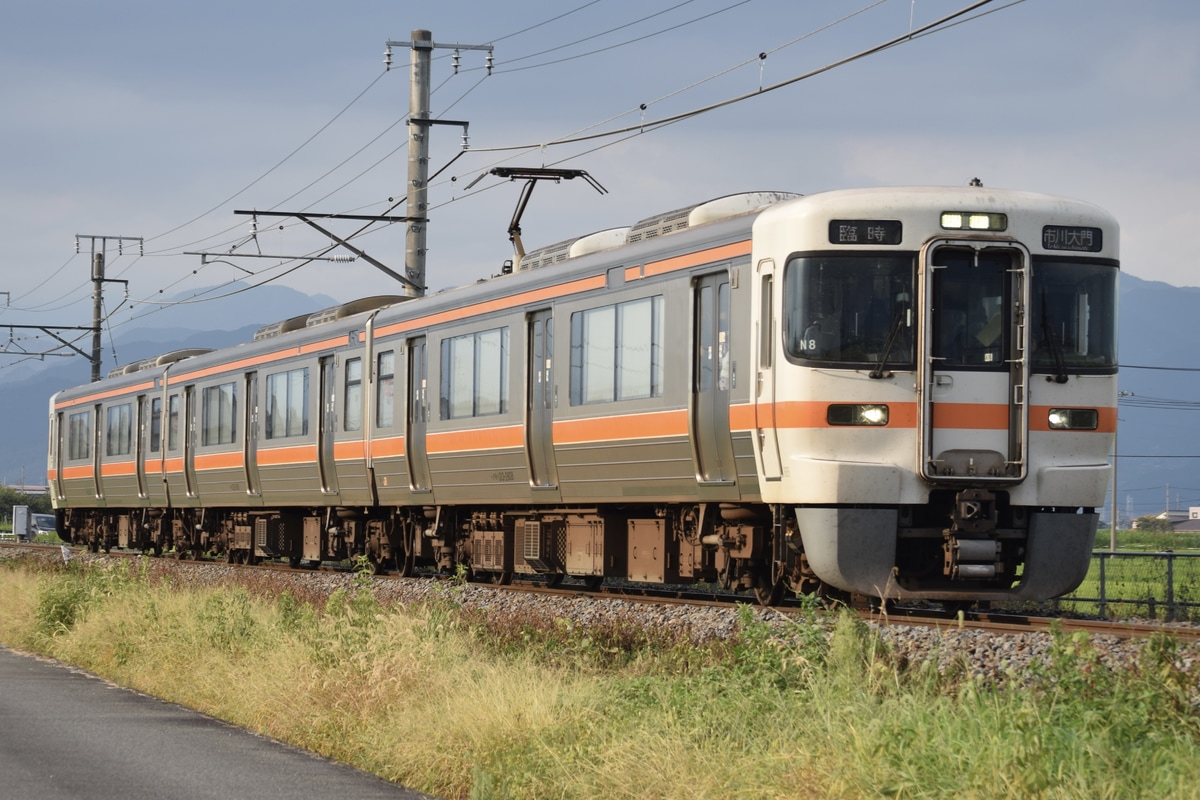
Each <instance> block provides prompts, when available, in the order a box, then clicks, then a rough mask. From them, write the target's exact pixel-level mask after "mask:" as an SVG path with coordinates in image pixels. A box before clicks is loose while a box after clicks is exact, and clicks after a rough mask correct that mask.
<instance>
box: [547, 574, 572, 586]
mask: <svg viewBox="0 0 1200 800" xmlns="http://www.w3.org/2000/svg"><path fill="white" fill-rule="evenodd" d="M565 577H567V576H566V575H564V574H563V573H561V572H551V573H549V574H548V575H546V586H547V587H549V588H551V589H557V588H558V587H559V586H562V582H563V578H565Z"/></svg>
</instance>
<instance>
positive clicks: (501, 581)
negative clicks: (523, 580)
mask: <svg viewBox="0 0 1200 800" xmlns="http://www.w3.org/2000/svg"><path fill="white" fill-rule="evenodd" d="M488 577H489V578H491V580H492V583H494V584H496V585H497V586H508V585H509V584H510V583H512V578H513V574H512V570H511V569H506V570H504V571H503V572H491V573H488Z"/></svg>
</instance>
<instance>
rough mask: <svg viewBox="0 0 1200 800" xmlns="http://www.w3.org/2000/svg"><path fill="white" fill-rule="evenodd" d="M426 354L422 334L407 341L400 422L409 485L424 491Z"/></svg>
mask: <svg viewBox="0 0 1200 800" xmlns="http://www.w3.org/2000/svg"><path fill="white" fill-rule="evenodd" d="M428 363H429V362H428V355H427V353H426V345H425V337H424V336H418V337H416V338H414V339H409V340H408V387H407V388H408V392H407V395H406V396H407V398H408V400H407V404H406V405H407V408H406V409H405V415H404V424H405V436H404V455H405V459H406V460H407V461H408V480H409V488H411V489H412V490H413V491H414V492H428V491H429V490H430V489H431V488H432V487H431V486H430V481H429V454H428V451H427V450H426V448H425V432H426V430H427V427H428V423H429V393H428V387H427V386H426V379H427V376H428Z"/></svg>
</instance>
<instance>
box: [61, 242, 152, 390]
mask: <svg viewBox="0 0 1200 800" xmlns="http://www.w3.org/2000/svg"><path fill="white" fill-rule="evenodd" d="M80 239H91V240H92V358H91V361H92V383H95V382H96V381H98V380H100V364H101V356H100V349H101V332H102V328H101V326H102V324H103V322H104V284H106V283H123V284H125V287H126V289H128V288H129V281H120V280H109V279H107V278H105V277H104V254H105V251H106V250H107V249H108V240H109V239H113V240H115V241H116V242H117V251H118V253H122V254H123V253H124V247H125V242H127V241H136V242H137V243H138V255H141V254H142V237H140V236H90V235H80V234H76V235H75V252H76V253H78V252H79V240H80ZM97 242H99V243H100V246H99V247H98V248H97V247H96V243H97Z"/></svg>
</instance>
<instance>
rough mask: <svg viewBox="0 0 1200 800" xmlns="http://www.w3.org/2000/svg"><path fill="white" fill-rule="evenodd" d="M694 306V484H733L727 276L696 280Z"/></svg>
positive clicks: (706, 276)
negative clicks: (696, 481)
mask: <svg viewBox="0 0 1200 800" xmlns="http://www.w3.org/2000/svg"><path fill="white" fill-rule="evenodd" d="M694 302H695V309H694V313H693V319H694V320H695V327H694V330H693V331H692V337H693V338H692V345H693V346H692V352H693V354H694V355H693V361H692V409H691V437H692V442H693V453H694V457H695V467H696V479H697V480H698V481H700V482H701V483H733V482H734V481H735V480H736V478H737V473H736V471H735V469H734V463H733V443H732V441H731V439H730V435H729V389H730V384H731V382H732V380H733V372H732V363H731V360H730V359H731V354H730V350H729V346H730V339H729V334H730V325H729V275H728V273H726V272H720V273H716V274H713V275H705V276H703V277H701V278H699V279H698V280H697V281H696V283H695V299H694Z"/></svg>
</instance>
